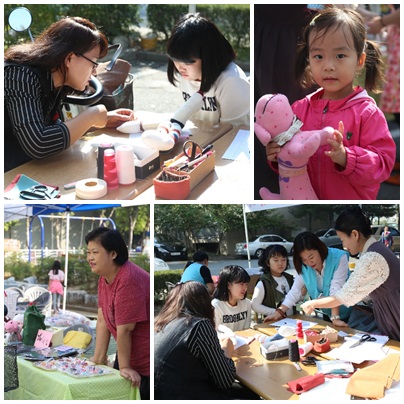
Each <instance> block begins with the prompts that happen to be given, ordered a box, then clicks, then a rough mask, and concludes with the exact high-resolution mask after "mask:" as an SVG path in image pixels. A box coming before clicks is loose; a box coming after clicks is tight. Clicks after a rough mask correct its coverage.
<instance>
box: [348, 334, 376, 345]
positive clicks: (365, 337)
mask: <svg viewBox="0 0 404 404" xmlns="http://www.w3.org/2000/svg"><path fill="white" fill-rule="evenodd" d="M373 341H376V338H375V337H372V336H371V335H370V334H363V335H362V336H361V338H360V340H359V341H358V342H355V343H354V344H353V345H351V346H350V347H349V348H355V347H357V346H359V345H360V344H363V343H364V342H373Z"/></svg>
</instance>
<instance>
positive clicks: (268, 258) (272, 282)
mask: <svg viewBox="0 0 404 404" xmlns="http://www.w3.org/2000/svg"><path fill="white" fill-rule="evenodd" d="M258 265H259V266H260V267H262V270H261V271H262V275H261V277H260V280H259V281H258V282H257V284H256V285H255V288H254V294H253V297H252V309H253V310H254V312H255V313H257V314H262V315H264V316H268V315H270V314H273V313H275V311H276V309H277V308H278V306H279V305H280V304H281V303H282V302H283V299H284V298H285V295H286V294H287V293H288V292H289V290H290V289H291V287H292V284H293V276H292V275H291V274H288V273H286V272H285V270H286V269H287V268H288V266H289V261H288V252H287V251H286V248H285V247H284V246H282V245H279V244H275V245H271V246H268V247H267V248H266V249H265V252H264V254H262V255H261V257H260V259H259V260H258ZM282 313H283V312H282ZM292 314H293V309H288V311H287V312H286V315H292Z"/></svg>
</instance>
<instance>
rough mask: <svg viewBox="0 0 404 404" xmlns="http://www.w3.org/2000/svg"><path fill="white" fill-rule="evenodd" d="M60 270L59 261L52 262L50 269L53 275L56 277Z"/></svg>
mask: <svg viewBox="0 0 404 404" xmlns="http://www.w3.org/2000/svg"><path fill="white" fill-rule="evenodd" d="M60 268H61V265H60V261H53V264H52V268H51V269H52V271H53V274H54V275H57V274H58V273H59V270H60Z"/></svg>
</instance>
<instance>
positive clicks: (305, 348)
mask: <svg viewBox="0 0 404 404" xmlns="http://www.w3.org/2000/svg"><path fill="white" fill-rule="evenodd" d="M313 348H314V345H313V343H312V342H306V343H305V344H303V345H300V346H299V354H300V356H306V355H307V354H308V353H309V352H310V351H311V350H312V349H313Z"/></svg>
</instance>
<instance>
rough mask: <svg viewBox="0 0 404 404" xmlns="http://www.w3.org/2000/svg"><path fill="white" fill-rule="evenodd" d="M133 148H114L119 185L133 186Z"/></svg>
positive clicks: (134, 175) (124, 146) (123, 146)
mask: <svg viewBox="0 0 404 404" xmlns="http://www.w3.org/2000/svg"><path fill="white" fill-rule="evenodd" d="M134 158H135V156H134V154H133V147H132V146H130V145H120V146H118V147H117V148H116V170H117V172H118V182H119V183H120V184H121V185H128V184H133V183H134V182H135V181H136V174H135V162H134Z"/></svg>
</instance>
